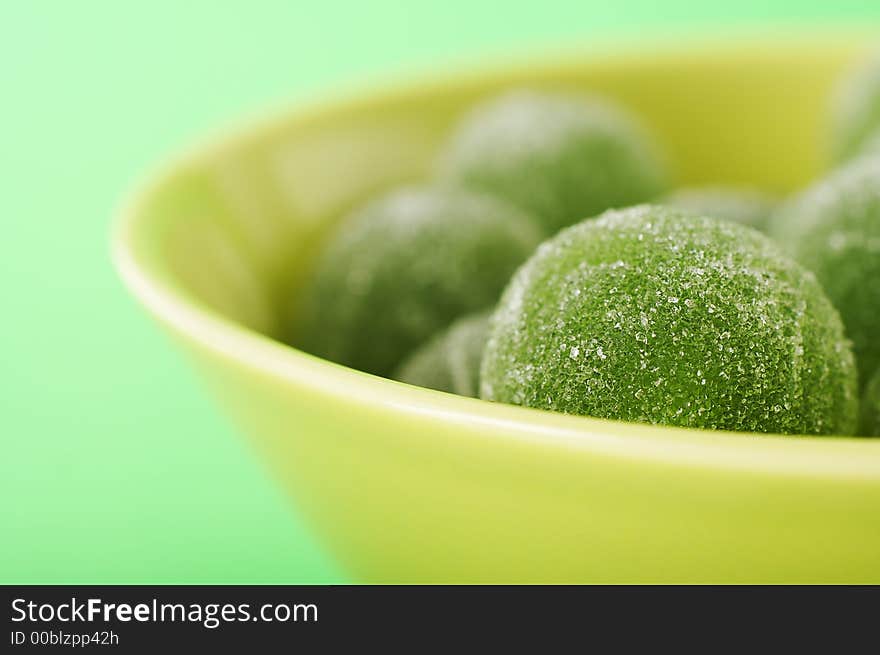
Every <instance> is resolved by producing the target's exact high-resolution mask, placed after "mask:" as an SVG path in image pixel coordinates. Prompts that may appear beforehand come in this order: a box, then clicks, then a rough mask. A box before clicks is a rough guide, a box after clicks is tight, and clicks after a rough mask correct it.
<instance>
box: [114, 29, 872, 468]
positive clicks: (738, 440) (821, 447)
mask: <svg viewBox="0 0 880 655" xmlns="http://www.w3.org/2000/svg"><path fill="white" fill-rule="evenodd" d="M868 35H871V36H875V32H873V31H872V30H870V29H866V28H864V27H855V28H845V29H840V28H838V29H821V30H812V29H811V30H801V31H799V32H798V33H796V34H794V35H789V36H787V37H785V38H784V39H782V42H781V41H780V38H779V36H778V35H775V36H772V37H767V36H760V35H759V36H757V37H755V36H749V35H748V34H742V33H739V34H736V35H734V36H733V37H732V38H727V39H721V40H719V39H718V36H717V34H716V35H715V36H713V37H712V38H711V39H709V38H706V39H703V38H696V39H691V40H686V41H684V42H682V41H674V42H672V41H667V40H664V39H658V40H656V42H655V43H653V44H647V45H646V44H645V43H644V42H642V43H640V44H639V45H638V46H636V47H633V46H623V47H622V46H620V45H619V44H617V45H615V46H610V47H607V48H605V49H602V48H590V49H589V51H588V52H586V53H583V52H580V53H567V54H562V55H560V54H554V55H551V56H545V57H541V58H539V60H538V61H537V62H536V61H534V59H532V60H530V61H529V62H528V66H529V70H530V72H532V73H534V72H536V71H537V72H538V73H540V72H542V71H543V72H549V71H553V70H555V71H560V70H565V69H568V70H573V69H582V68H584V67H585V66H586V67H593V66H598V65H613V66H617V67H619V68H620V69H621V70H623V69H625V68H626V67H627V66H629V65H632V63H633V62H634V61H635V59H634V57H638V56H639V55H640V54H641V55H643V53H644V52H645V51H646V50H647V49H648V48H651V47H653V48H656V50H655V54H656V56H658V57H661V58H663V59H664V60H666V61H667V62H668V63H672V62H674V61H675V60H677V59H678V60H681V59H683V58H684V59H687V58H692V57H695V56H704V55H706V54H708V52H709V51H708V50H707V48H711V52H712V56H715V57H722V58H724V59H730V58H733V57H736V56H744V55H748V56H754V55H755V53H756V51H757V52H767V51H770V52H772V51H778V50H781V49H784V48H791V47H811V48H816V47H824V48H829V47H846V48H849V49H852V47H853V46H852V43H853V39H856V40H865V39H866V38H867V37H868ZM875 38H876V37H875ZM817 39H820V40H821V45H820V44H819V43H818V42H817ZM655 65H656V60H655ZM521 68H522V66H521V63H519V62H518V61H517V60H516V59H514V60H513V61H512V62H511V60H508V63H505V64H498V63H493V62H490V63H489V64H486V63H484V64H482V65H480V66H477V67H476V68H475V69H471V70H470V71H468V72H467V73H465V74H461V73H446V74H429V75H427V76H423V79H420V80H418V81H415V80H412V79H411V80H408V81H403V82H400V81H398V82H396V83H391V84H386V85H381V86H379V87H378V88H377V87H375V86H374V87H373V88H372V90H357V89H355V90H352V91H348V92H343V93H341V94H336V95H335V96H330V97H329V98H327V99H325V100H318V101H312V102H309V103H301V104H297V105H293V106H289V107H287V108H284V109H282V110H276V111H273V112H271V113H270V114H268V115H265V116H263V117H262V118H260V119H257V120H251V121H247V122H246V123H243V124H242V126H240V127H238V128H237V129H233V130H232V131H229V130H226V131H225V133H224V134H223V135H221V136H215V137H214V138H209V139H206V140H204V141H203V143H201V144H199V145H196V146H194V147H191V148H190V149H189V150H188V151H184V154H182V155H179V156H177V157H176V158H172V159H171V160H170V161H168V162H167V163H166V164H165V165H164V166H161V167H159V169H158V170H157V171H156V172H154V173H153V174H152V175H151V176H149V177H147V178H146V179H144V180H143V181H142V182H141V183H140V184H139V185H137V186H136V187H135V189H134V191H133V192H131V193H130V194H129V195H128V196H127V197H126V198H125V199H124V201H123V203H122V205H121V207H120V208H119V209H118V211H117V212H116V215H115V217H114V220H113V224H112V229H111V258H112V261H113V263H114V266H115V268H116V270H117V272H118V273H119V275H120V277H121V278H122V280H123V282H124V284H125V286H126V287H127V288H128V290H129V291H130V292H131V293H132V295H134V296H135V298H136V299H137V300H138V301H139V302H140V304H142V305H143V306H144V308H145V309H146V310H147V311H148V312H149V313H150V314H151V315H152V316H153V317H154V318H155V319H157V320H158V321H159V323H160V324H162V325H164V326H165V327H167V328H170V329H171V330H172V331H173V332H174V333H176V334H178V335H180V336H182V337H184V338H185V339H186V340H188V341H190V342H193V343H194V344H196V345H198V346H201V347H202V348H205V349H208V350H210V351H212V353H213V354H214V355H215V356H217V357H219V358H222V359H225V360H230V361H232V362H234V363H235V364H236V365H238V366H241V367H244V368H247V369H251V370H253V371H255V372H258V373H262V374H264V375H269V376H271V377H273V378H275V379H277V380H281V381H284V382H286V383H293V384H295V385H297V386H301V387H304V388H309V389H312V390H314V391H317V392H320V393H321V394H323V395H326V396H331V397H333V398H334V399H336V400H339V401H341V402H346V403H359V404H365V405H369V406H370V407H373V408H379V409H382V410H384V411H388V412H395V413H402V414H406V415H410V416H422V417H428V418H431V419H433V420H437V421H442V422H444V423H447V424H448V425H449V426H450V428H454V427H455V426H458V427H461V428H469V429H470V431H471V432H473V431H474V430H476V429H479V431H480V433H481V434H482V435H483V436H491V438H493V439H504V440H509V439H515V440H519V441H525V442H528V443H529V444H531V445H533V446H536V447H540V448H542V449H558V450H560V451H563V452H564V453H567V454H570V455H572V456H577V455H578V454H586V455H588V456H589V455H590V454H602V455H606V456H613V457H620V458H625V459H637V460H650V461H652V462H662V463H665V464H669V465H674V466H688V467H700V468H714V469H723V470H736V471H741V472H748V473H756V472H765V473H770V474H774V475H788V476H794V477H811V478H816V477H819V478H832V479H833V478H836V479H847V480H852V479H861V480H870V481H872V482H880V439H869V438H863V437H839V436H835V437H820V436H808V437H807V436H801V437H798V436H783V435H767V434H749V433H737V432H724V431H711V430H701V429H694V428H679V427H670V426H658V425H649V424H638V423H626V422H622V421H613V420H607V419H599V418H592V417H584V416H570V415H565V414H560V413H555V412H550V411H546V410H540V409H531V408H524V407H516V406H512V405H504V404H500V403H489V402H486V401H481V400H477V399H473V398H466V397H461V396H455V395H452V394H448V393H444V392H440V391H434V390H430V389H425V388H420V387H414V386H411V385H408V384H405V383H402V382H397V381H394V380H389V379H385V378H381V377H378V376H374V375H371V374H368V373H364V372H361V371H357V370H354V369H351V368H348V367H345V366H342V365H339V364H336V363H333V362H330V361H327V360H323V359H320V358H318V357H315V356H313V355H310V354H308V353H305V352H303V351H300V350H298V349H296V348H294V347H292V346H289V345H286V344H284V343H282V342H280V341H276V340H274V339H271V338H269V337H268V336H265V335H263V334H261V333H259V332H256V331H254V330H251V329H249V328H247V327H245V326H243V325H241V324H239V323H237V322H235V321H233V320H231V319H230V318H228V317H226V316H224V315H222V314H221V313H220V312H218V311H216V310H214V309H212V308H210V307H208V306H207V305H205V304H204V303H203V302H202V301H200V300H199V299H198V298H196V297H195V296H194V295H193V294H191V293H189V292H188V291H187V290H186V288H185V287H184V286H183V285H182V284H180V283H178V281H177V280H175V278H174V276H173V274H171V272H170V270H169V268H168V267H167V266H166V265H165V262H164V260H163V258H162V257H161V255H160V254H159V249H158V248H156V247H154V246H155V245H156V243H157V239H158V232H159V231H160V229H159V227H158V226H157V225H154V223H155V221H152V222H151V221H149V220H146V219H145V218H144V215H145V212H143V211H142V208H143V207H144V206H145V205H146V204H147V203H148V202H149V200H150V198H151V197H152V196H153V194H154V193H156V192H157V191H159V190H160V189H162V188H163V187H164V186H165V185H166V184H168V183H170V182H171V181H173V180H174V179H176V178H177V177H178V175H179V174H180V173H183V172H185V171H186V170H189V169H191V167H193V166H196V165H198V164H200V163H205V162H209V161H211V160H212V159H213V158H215V157H216V156H217V155H218V154H220V153H222V152H223V151H225V150H227V149H228V148H234V147H235V146H236V145H238V144H244V143H247V142H249V141H252V140H253V139H255V138H257V137H258V136H259V135H261V134H265V133H267V132H271V131H273V128H275V127H278V126H281V125H286V126H288V129H291V128H292V127H293V126H295V125H297V124H307V123H308V122H309V121H311V120H313V119H315V118H319V117H322V116H324V115H325V114H327V113H333V112H352V111H356V110H358V109H360V108H366V107H368V106H373V105H376V104H381V103H383V102H389V101H394V100H395V99H402V98H412V97H417V96H426V95H431V94H438V93H443V92H444V91H447V90H450V89H452V88H461V87H463V86H464V85H467V84H480V83H488V82H490V81H492V82H495V83H497V82H499V81H503V80H504V79H511V80H514V79H515V78H516V74H517V72H519V71H521ZM412 437H413V438H418V435H413V436H412Z"/></svg>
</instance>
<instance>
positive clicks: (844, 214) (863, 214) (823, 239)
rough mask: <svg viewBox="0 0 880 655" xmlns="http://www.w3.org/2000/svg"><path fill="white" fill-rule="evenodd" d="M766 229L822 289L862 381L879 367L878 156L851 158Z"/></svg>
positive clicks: (783, 209)
mask: <svg viewBox="0 0 880 655" xmlns="http://www.w3.org/2000/svg"><path fill="white" fill-rule="evenodd" d="M769 233H770V235H771V236H773V237H775V238H776V239H777V241H779V243H780V244H782V246H783V247H784V248H785V249H786V250H788V252H790V253H791V255H793V256H794V258H795V259H797V260H798V261H800V262H801V263H802V264H803V265H804V266H806V267H807V268H808V269H810V270H811V271H813V272H814V273H815V274H816V277H817V278H818V279H819V282H820V283H821V284H822V286H823V287H824V288H825V291H826V293H827V294H828V297H829V298H831V302H833V303H834V306H835V307H837V310H838V311H839V312H840V316H841V318H843V323H844V325H846V330H847V334H848V336H849V338H850V339H852V342H853V349H854V351H855V354H856V360H857V361H858V365H859V371H860V373H861V379H862V382H864V381H865V378H866V376H867V375H869V374H870V373H871V372H872V371H874V370H875V369H877V368H878V367H880V339H878V338H877V336H878V334H880V157H868V158H863V159H858V160H855V161H854V162H853V163H851V164H850V165H848V166H845V167H843V168H841V169H838V170H837V171H835V172H833V173H832V174H831V175H830V176H828V177H827V178H826V179H824V180H822V181H820V182H818V183H817V184H815V185H813V186H812V187H810V188H809V189H807V190H806V191H804V192H803V193H801V194H799V195H798V196H797V197H795V198H793V199H792V200H791V201H790V202H788V203H786V204H785V205H784V206H783V207H781V208H780V210H779V212H778V213H777V214H776V215H775V216H774V217H773V219H772V220H771V222H770V227H769Z"/></svg>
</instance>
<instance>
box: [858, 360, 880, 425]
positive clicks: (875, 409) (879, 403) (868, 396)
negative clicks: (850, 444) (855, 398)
mask: <svg viewBox="0 0 880 655" xmlns="http://www.w3.org/2000/svg"><path fill="white" fill-rule="evenodd" d="M861 407H862V420H861V430H860V431H859V434H861V435H863V436H866V437H880V369H877V370H876V371H875V372H874V375H872V376H871V379H870V380H869V381H868V384H867V385H866V386H865V393H864V394H863V395H862V405H861Z"/></svg>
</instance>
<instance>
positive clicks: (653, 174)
mask: <svg viewBox="0 0 880 655" xmlns="http://www.w3.org/2000/svg"><path fill="white" fill-rule="evenodd" d="M440 175H441V177H442V178H444V179H446V180H451V181H453V182H455V183H457V184H462V185H465V186H469V187H471V188H475V189H480V190H483V191H487V192H490V193H493V194H496V195H498V196H500V197H502V198H505V199H507V200H509V201H510V202H513V203H514V204H516V205H518V206H519V207H522V208H524V209H525V210H527V211H528V212H530V213H531V214H533V215H535V216H537V217H539V218H540V220H541V222H542V225H543V226H544V229H545V232H546V233H547V234H554V233H555V232H557V231H558V230H559V229H560V228H563V227H565V226H567V225H571V224H572V223H575V222H577V221H580V220H582V219H584V218H587V217H590V216H595V215H596V214H599V213H600V212H602V211H604V210H606V209H608V208H610V207H624V206H627V205H632V204H635V203H638V202H644V201H646V200H649V199H651V198H654V197H655V196H657V195H659V194H660V193H662V192H663V191H664V190H665V189H666V186H667V185H666V171H665V167H664V165H663V163H662V162H661V159H660V157H659V156H658V154H657V148H656V147H655V145H654V143H653V142H652V140H651V138H650V137H649V136H648V134H647V133H646V132H645V131H644V129H643V128H642V127H641V126H640V125H639V124H638V123H637V121H636V120H635V119H634V118H633V117H632V116H630V115H629V113H627V112H626V111H625V110H623V109H622V108H620V107H617V106H615V105H612V104H611V103H609V102H606V101H600V100H597V99H589V98H586V97H579V96H564V95H552V94H538V93H531V92H524V91H520V92H512V93H510V94H507V95H504V96H502V97H500V98H497V99H495V100H492V101H490V102H488V103H487V104H484V105H481V106H479V107H477V108H476V109H475V110H474V111H473V112H472V113H471V114H470V115H469V116H468V117H467V118H466V119H465V120H464V122H463V123H462V125H461V126H460V127H459V129H458V131H457V132H456V133H455V134H454V136H453V138H452V141H451V143H450V145H449V147H448V149H447V150H446V152H445V153H444V154H443V156H442V157H441V159H440Z"/></svg>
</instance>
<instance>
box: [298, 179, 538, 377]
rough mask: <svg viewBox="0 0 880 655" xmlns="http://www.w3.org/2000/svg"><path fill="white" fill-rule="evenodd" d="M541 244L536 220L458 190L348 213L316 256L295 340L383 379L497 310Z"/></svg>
mask: <svg viewBox="0 0 880 655" xmlns="http://www.w3.org/2000/svg"><path fill="white" fill-rule="evenodd" d="M539 242H540V231H539V230H538V228H537V227H536V226H535V224H534V221H533V220H532V219H531V218H530V217H529V216H527V215H526V214H525V213H523V212H522V211H521V210H519V209H517V208H515V207H513V206H511V205H508V204H507V203H505V202H503V201H501V200H498V199H495V198H492V197H489V196H486V195H482V194H478V193H474V192H470V191H465V190H461V189H443V188H412V189H405V190H401V191H398V192H395V193H392V194H391V195H388V196H386V197H384V198H381V199H380V200H378V201H376V202H373V203H372V204H370V205H368V206H367V207H366V208H364V209H362V210H360V211H356V212H354V213H353V214H351V215H349V216H348V217H347V218H346V219H344V220H343V221H342V223H341V224H340V225H339V226H338V229H337V231H336V233H335V235H334V236H333V237H332V238H331V240H330V241H329V243H328V245H327V247H326V249H325V250H324V252H323V253H322V254H321V256H320V257H319V260H318V262H317V265H316V267H315V270H314V274H313V277H312V279H311V284H310V286H309V287H308V289H307V290H306V292H305V293H304V302H303V305H302V306H301V307H300V308H299V310H300V311H299V313H298V324H297V334H296V336H295V338H294V343H296V344H297V345H299V346H300V347H302V348H303V349H305V350H306V351H308V352H311V353H313V354H315V355H318V356H320V357H324V358H327V359H330V360H332V361H334V362H338V363H340V364H345V365H347V366H351V367H353V368H357V369H360V370H362V371H367V372H369V373H374V374H376V375H388V374H390V373H391V372H392V371H393V370H394V368H395V367H396V366H397V365H398V364H399V363H400V361H401V360H402V359H403V358H404V357H405V356H406V355H408V354H409V353H410V352H412V351H413V350H414V349H415V348H416V347H418V346H420V345H422V344H423V343H424V342H425V341H426V340H427V339H429V338H430V337H431V336H433V335H434V334H436V333H437V332H438V331H440V330H442V329H444V328H445V327H447V326H448V325H449V324H450V323H452V322H453V321H454V320H455V319H456V318H458V317H460V316H463V315H465V314H470V313H472V312H476V311H478V310H481V309H485V308H488V307H491V306H493V305H494V304H495V303H496V302H497V300H498V296H499V294H500V293H501V290H502V289H503V288H504V286H505V284H506V283H507V281H508V279H509V278H510V275H511V273H513V271H514V270H516V268H517V266H518V265H519V264H520V263H522V262H523V261H524V260H525V259H526V258H527V257H528V256H529V255H530V254H531V252H532V251H533V250H534V248H535V247H536V246H537V244H538V243H539Z"/></svg>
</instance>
